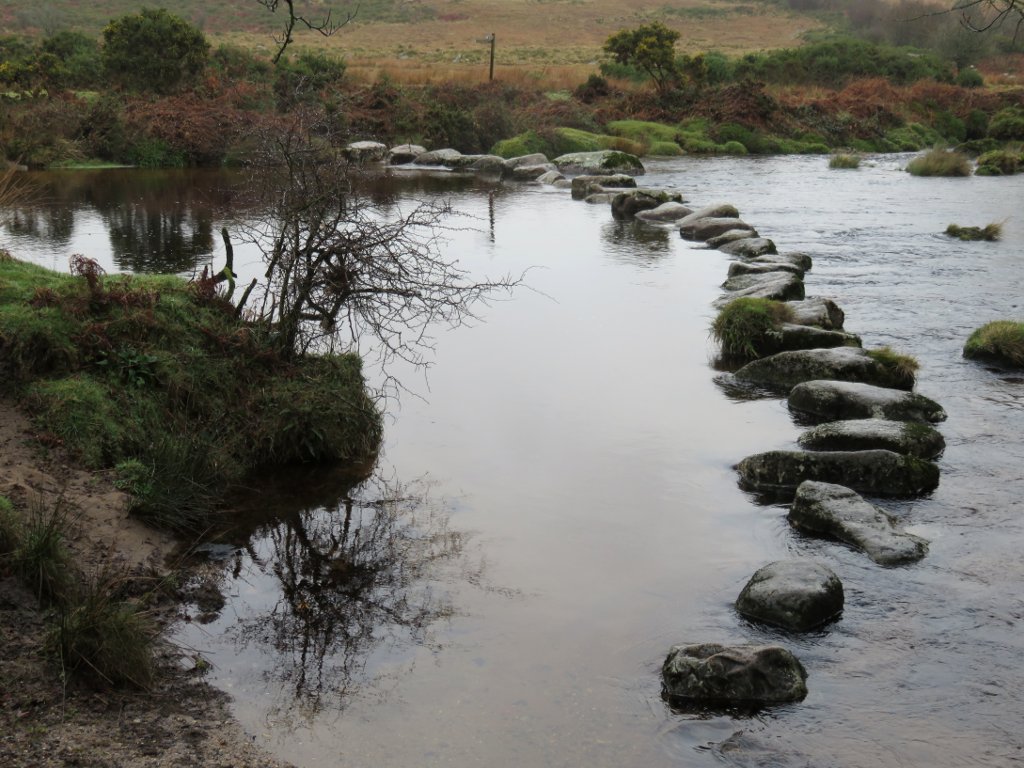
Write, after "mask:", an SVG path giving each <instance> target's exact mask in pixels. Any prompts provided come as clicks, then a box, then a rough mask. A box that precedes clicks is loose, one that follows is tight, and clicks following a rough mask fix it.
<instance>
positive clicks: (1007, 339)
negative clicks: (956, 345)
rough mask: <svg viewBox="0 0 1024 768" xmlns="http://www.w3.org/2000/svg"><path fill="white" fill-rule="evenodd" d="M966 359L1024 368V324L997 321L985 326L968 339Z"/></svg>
mask: <svg viewBox="0 0 1024 768" xmlns="http://www.w3.org/2000/svg"><path fill="white" fill-rule="evenodd" d="M964 357H968V358H972V359H975V360H982V361H985V362H991V363H998V364H1000V365H1005V366H1007V367H1010V368H1024V323H1019V322H1014V321H1012V320H995V321H993V322H991V323H987V324H985V325H983V326H982V327H981V328H978V329H977V330H976V331H974V333H972V334H971V335H970V338H968V339H967V343H966V344H965V345H964Z"/></svg>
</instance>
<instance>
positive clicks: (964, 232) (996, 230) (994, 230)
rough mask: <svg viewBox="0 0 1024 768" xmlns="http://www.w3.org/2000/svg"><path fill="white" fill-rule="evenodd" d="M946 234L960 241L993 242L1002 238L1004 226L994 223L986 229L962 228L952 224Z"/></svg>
mask: <svg viewBox="0 0 1024 768" xmlns="http://www.w3.org/2000/svg"><path fill="white" fill-rule="evenodd" d="M946 234H947V235H949V236H950V237H955V238H957V239H958V240H986V241H988V242H992V241H994V240H998V239H999V238H1000V237H1002V234H1003V225H1002V224H1000V223H999V222H992V223H991V224H986V225H985V226H984V227H961V226H957V225H956V224H950V225H949V226H948V227H946Z"/></svg>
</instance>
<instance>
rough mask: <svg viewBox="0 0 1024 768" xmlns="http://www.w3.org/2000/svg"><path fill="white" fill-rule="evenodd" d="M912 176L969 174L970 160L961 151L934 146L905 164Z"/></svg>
mask: <svg viewBox="0 0 1024 768" xmlns="http://www.w3.org/2000/svg"><path fill="white" fill-rule="evenodd" d="M907 172H908V173H909V174H911V175H912V176H970V175H971V161H970V159H969V158H968V157H967V155H965V154H963V153H962V152H956V151H953V150H949V149H945V148H943V147H935V148H934V149H930V150H929V151H927V152H925V153H924V154H923V155H918V156H917V157H915V158H914V159H913V160H911V161H910V162H909V163H908V164H907Z"/></svg>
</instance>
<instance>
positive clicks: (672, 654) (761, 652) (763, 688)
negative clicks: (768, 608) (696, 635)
mask: <svg viewBox="0 0 1024 768" xmlns="http://www.w3.org/2000/svg"><path fill="white" fill-rule="evenodd" d="M661 679H662V691H663V693H664V695H665V698H667V699H668V701H669V703H670V704H673V705H676V706H694V705H696V706H702V705H703V706H707V705H712V706H716V705H717V706H722V705H727V706H728V705H734V706H747V707H757V706H762V705H765V704H777V703H782V702H787V701H801V700H802V699H803V698H804V697H805V696H806V695H807V671H806V670H805V669H804V667H803V665H802V664H801V663H800V661H799V660H798V659H797V658H796V657H795V656H794V655H793V654H792V653H790V652H789V651H787V650H786V649H785V648H782V647H780V646H777V645H735V646H729V647H727V646H724V645H718V644H717V643H703V644H701V645H677V646H674V647H673V648H672V650H670V651H669V654H668V658H666V659H665V663H664V664H663V665H662V668H661Z"/></svg>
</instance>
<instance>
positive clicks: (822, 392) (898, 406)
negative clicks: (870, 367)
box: [787, 381, 946, 424]
mask: <svg viewBox="0 0 1024 768" xmlns="http://www.w3.org/2000/svg"><path fill="white" fill-rule="evenodd" d="M787 402H788V403H789V409H790V410H791V411H795V412H797V413H800V414H803V415H806V416H811V417H814V418H817V419H821V420H824V421H838V420H840V419H891V420H894V421H919V422H922V423H926V422H931V423H933V424H934V423H936V422H939V421H945V420H946V412H945V411H944V410H943V409H942V406H941V405H939V404H938V403H936V402H935V401H934V400H931V399H930V398H927V397H925V396H924V395H919V394H917V393H916V392H903V391H901V390H898V389H889V388H887V387H876V386H872V385H871V384H859V383H856V382H850V381H805V382H803V383H801V384H797V385H796V386H795V387H793V389H792V390H790V393H789V398H788V400H787Z"/></svg>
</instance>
